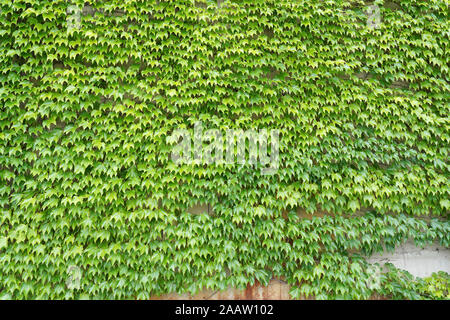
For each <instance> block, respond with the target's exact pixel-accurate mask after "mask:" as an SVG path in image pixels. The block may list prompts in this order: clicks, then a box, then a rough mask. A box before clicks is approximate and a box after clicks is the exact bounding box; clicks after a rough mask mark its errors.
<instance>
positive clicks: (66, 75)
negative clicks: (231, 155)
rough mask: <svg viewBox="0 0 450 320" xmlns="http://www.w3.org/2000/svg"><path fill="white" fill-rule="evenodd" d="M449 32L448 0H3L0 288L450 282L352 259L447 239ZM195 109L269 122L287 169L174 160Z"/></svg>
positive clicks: (50, 290) (404, 289)
mask: <svg viewBox="0 0 450 320" xmlns="http://www.w3.org/2000/svg"><path fill="white" fill-rule="evenodd" d="M369 5H376V6H377V7H378V8H379V14H380V19H379V21H378V20H377V19H372V18H371V19H372V20H373V21H374V23H375V24H373V23H368V18H369V17H368V9H367V8H368V6H369ZM375 11H376V10H375ZM375 11H374V10H373V8H372V9H371V11H370V12H375ZM372 20H371V21H372ZM448 30H450V25H449V19H448V1H445V0H430V1H426V2H425V1H419V0H397V1H395V3H394V2H390V1H389V2H388V1H380V0H377V1H374V2H373V3H372V2H371V3H366V2H365V1H348V0H327V1H310V0H295V1H294V0H293V1H280V0H264V1H262V0H233V1H230V0H225V1H209V0H208V1H206V0H196V1H194V0H176V1H168V0H165V1H144V0H126V1H123V0H121V1H119V0H108V1H106V0H99V1H84V0H83V1H81V0H73V1H66V0H16V1H10V0H0V52H1V53H2V54H1V55H0V65H1V69H0V265H1V266H2V267H1V269H2V270H1V272H0V296H1V297H2V298H12V299H21V298H29V299H35V298H52V299H59V298H63V299H85V298H101V299H105V298H115V299H135V298H138V299H147V298H149V297H150V296H151V295H155V294H157V295H159V294H164V293H170V292H179V293H183V292H191V293H194V292H197V291H198V290H201V289H203V288H210V289H218V290H223V289H225V288H227V287H228V286H233V287H238V288H244V287H246V286H247V285H248V284H253V283H255V281H259V282H261V283H263V284H267V283H268V281H269V280H270V279H272V278H273V277H278V278H281V279H284V280H285V281H287V282H288V283H289V284H290V285H291V286H292V290H291V295H292V297H294V298H299V297H305V296H313V297H316V298H320V299H332V298H355V299H366V298H369V297H372V296H373V295H377V294H378V295H381V296H384V297H390V298H394V299H405V298H406V299H409V298H414V299H415V298H426V299H429V298H432V299H434V298H439V299H441V298H446V297H447V298H448V292H447V291H445V290H444V287H445V284H443V283H444V282H442V281H441V280H437V279H435V278H432V280H424V279H413V278H412V276H411V275H408V274H407V273H404V272H400V271H399V270H396V269H395V268H393V269H392V268H391V269H392V270H391V269H389V270H390V271H389V270H388V271H386V270H382V271H381V272H380V274H379V275H378V276H377V277H378V278H377V281H378V280H379V281H378V282H377V285H375V286H372V285H368V283H372V282H371V281H372V278H373V275H374V273H373V272H371V271H370V270H371V269H370V268H371V267H373V266H370V265H368V264H367V263H366V262H365V260H364V257H365V256H366V255H369V254H372V253H374V252H381V251H383V250H385V249H387V250H391V249H394V248H395V247H396V246H398V245H400V244H402V243H404V242H405V241H406V240H407V239H414V241H415V242H416V244H417V245H418V246H424V245H427V244H429V243H432V242H439V243H440V244H441V245H442V246H444V247H448V246H449V239H450V238H449V234H450V232H449V231H450V225H449V221H448V211H449V207H450V204H449V200H448V199H449V193H450V190H449V184H448V179H449V163H448V152H449V140H450V138H449V131H448V114H449V113H450V112H449V111H450V110H449V104H448V99H449V83H448V74H449V69H448V66H449V54H448V47H449V40H448V39H449V31H448ZM197 121H202V122H203V123H204V125H205V127H208V128H216V129H218V130H221V131H222V130H223V131H224V130H227V129H243V130H247V129H255V128H256V129H262V128H265V129H277V130H279V132H280V167H279V168H278V171H277V172H276V174H273V175H264V174H262V173H261V170H259V169H258V168H257V169H255V168H253V167H250V166H247V165H244V166H243V165H240V164H231V165H221V164H211V165H208V166H202V165H198V164H196V165H187V164H183V165H180V166H177V165H175V164H174V163H173V162H172V161H171V158H170V153H171V150H172V145H171V141H170V139H167V138H168V137H169V136H170V134H171V133H172V132H173V131H174V130H176V129H179V128H185V129H188V130H190V129H192V128H193V126H194V123H195V122H197ZM196 205H203V206H206V207H207V208H208V209H206V210H204V211H203V212H201V213H199V214H192V213H191V212H190V209H191V208H192V207H193V206H196ZM444 278H445V277H444ZM69 280H70V281H69ZM447 280H448V279H447ZM67 281H69V283H68V282H67ZM447 286H448V284H447Z"/></svg>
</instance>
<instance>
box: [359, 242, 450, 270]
mask: <svg viewBox="0 0 450 320" xmlns="http://www.w3.org/2000/svg"><path fill="white" fill-rule="evenodd" d="M367 261H368V262H370V263H376V262H378V263H379V264H380V265H383V264H384V263H388V262H389V263H392V264H393V265H394V266H396V267H397V268H399V269H403V270H406V271H408V272H409V273H411V274H412V275H413V276H416V277H428V276H430V275H431V274H432V273H433V272H437V271H445V272H448V273H450V249H446V248H444V247H441V246H439V245H437V244H434V245H431V246H427V247H425V248H418V247H416V246H415V245H414V242H412V241H409V242H407V243H405V244H404V245H402V246H400V247H398V248H396V250H395V251H394V253H386V252H385V253H383V254H375V255H373V256H371V257H370V258H368V259H367Z"/></svg>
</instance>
